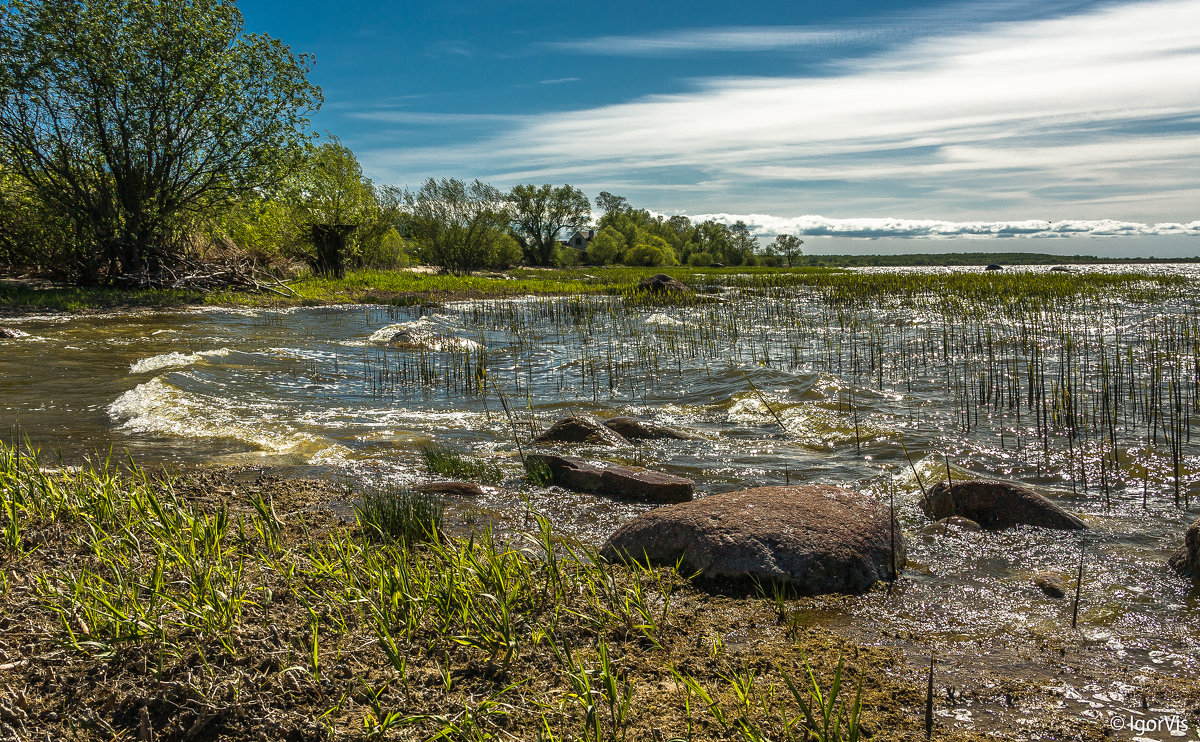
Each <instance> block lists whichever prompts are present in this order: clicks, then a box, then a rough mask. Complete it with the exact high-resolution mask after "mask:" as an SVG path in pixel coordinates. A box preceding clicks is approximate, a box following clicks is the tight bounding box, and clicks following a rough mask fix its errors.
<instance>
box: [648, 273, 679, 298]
mask: <svg viewBox="0 0 1200 742" xmlns="http://www.w3.org/2000/svg"><path fill="white" fill-rule="evenodd" d="M638 288H639V289H642V290H644V291H649V292H650V293H652V294H666V293H673V294H690V293H692V290H691V289H689V288H688V287H687V285H686V284H684V283H683V282H682V281H680V280H678V279H675V278H671V277H670V276H668V275H667V274H666V273H656V274H655V275H653V276H650V277H649V278H643V279H642V280H641V281H639V282H638Z"/></svg>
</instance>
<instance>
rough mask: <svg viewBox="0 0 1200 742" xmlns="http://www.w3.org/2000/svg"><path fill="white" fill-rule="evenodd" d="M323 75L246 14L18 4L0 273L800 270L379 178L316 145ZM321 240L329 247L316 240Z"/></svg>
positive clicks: (6, 67)
mask: <svg viewBox="0 0 1200 742" xmlns="http://www.w3.org/2000/svg"><path fill="white" fill-rule="evenodd" d="M311 65H312V59H311V58H310V57H308V56H307V55H304V54H296V53H294V52H293V51H292V50H291V49H290V48H289V47H287V46H286V45H285V44H283V43H282V42H280V41H278V40H276V39H273V38H271V37H268V36H265V35H260V34H251V33H247V32H245V30H244V28H243V24H242V17H241V14H240V13H239V11H238V10H237V7H236V5H235V3H234V2H233V0H104V2H101V1H100V0H9V2H7V3H6V4H5V5H3V6H0V271H5V272H9V273H16V272H21V273H35V274H39V275H43V276H48V277H52V278H56V279H60V280H66V281H71V282H75V283H80V284H104V283H116V282H118V281H120V280H121V279H122V278H123V277H128V276H130V275H136V274H141V275H151V274H154V273H155V272H158V271H162V270H164V269H170V268H172V267H173V266H174V265H177V264H179V263H181V262H185V261H189V260H195V259H197V258H209V259H212V258H214V257H215V258H220V257H222V256H226V257H232V256H237V257H238V258H240V259H246V260H249V261H252V262H253V263H255V264H258V265H263V266H280V265H286V264H287V263H288V262H289V261H301V262H308V263H310V264H311V265H313V266H314V267H317V266H320V265H322V263H321V261H320V260H319V259H318V258H319V257H320V256H319V255H318V254H317V253H318V250H319V247H320V245H319V244H318V243H319V242H320V239H319V237H318V236H317V235H319V234H327V233H330V231H332V232H333V233H336V234H337V235H338V236H339V237H338V239H339V240H341V242H340V243H339V244H338V245H337V246H336V247H337V249H338V251H339V261H338V265H339V266H340V265H341V262H342V259H343V258H344V260H345V262H346V264H348V265H349V266H351V267H377V268H392V267H399V266H403V265H405V264H408V263H411V262H420V263H425V264H431V265H436V266H440V267H442V268H444V269H446V270H448V271H451V272H455V273H468V272H471V271H475V270H479V269H483V268H496V269H502V268H508V267H511V266H514V265H518V264H526V265H531V266H548V265H571V264H575V263H580V262H583V263H587V264H591V265H609V264H617V263H620V264H625V265H649V266H667V265H678V264H688V265H694V266H706V265H745V264H755V263H765V264H783V263H785V262H786V264H791V263H792V261H793V260H794V259H795V258H796V257H797V256H798V255H799V245H800V243H801V241H800V240H799V239H798V238H796V237H793V236H787V235H784V236H781V237H778V238H776V240H775V242H773V243H771V245H769V246H766V249H765V250H764V249H761V248H760V246H759V245H758V243H757V240H756V239H755V238H754V236H753V235H752V234H751V232H750V229H749V228H748V227H747V226H746V225H745V224H744V223H742V222H738V223H735V224H733V225H728V226H727V225H725V224H721V223H718V222H715V221H704V222H700V223H693V222H692V221H690V220H689V219H688V218H687V217H683V216H673V217H669V218H667V217H662V216H656V215H653V214H651V213H650V212H649V211H647V210H644V209H638V208H634V207H632V206H631V205H630V204H629V202H628V201H627V200H626V199H624V198H622V197H620V196H614V195H613V194H611V193H607V192H603V193H601V194H600V195H599V196H598V197H597V198H596V199H595V202H594V204H595V207H596V209H597V210H598V211H599V212H601V215H600V216H599V218H598V219H597V220H596V222H595V224H594V229H595V237H594V239H591V240H590V242H589V244H588V245H587V248H586V250H583V251H579V250H575V249H573V248H569V247H566V246H564V245H563V244H562V243H561V242H560V240H561V239H562V238H563V237H566V236H569V235H570V234H571V233H573V232H574V231H576V230H583V229H588V228H591V227H592V215H593V212H592V205H593V203H592V202H591V201H589V199H588V198H587V196H586V195H585V194H584V193H583V192H582V191H580V190H579V189H577V188H574V187H572V186H570V185H562V186H552V185H533V184H524V185H518V186H515V187H513V188H512V189H511V190H508V191H501V190H499V189H497V188H496V187H494V186H492V185H489V184H487V183H483V182H480V181H478V180H476V181H473V182H465V181H462V180H458V179H453V178H444V179H432V178H431V179H429V180H427V181H425V182H424V183H423V184H422V185H421V186H420V187H419V188H416V189H412V190H401V189H398V188H395V187H391V186H385V185H378V184H375V183H373V182H372V181H371V180H370V179H368V178H366V177H365V176H364V174H363V170H362V167H361V165H360V163H359V161H358V159H357V158H356V157H355V155H354V153H353V152H352V151H351V150H350V149H349V148H348V147H346V146H345V145H343V144H342V143H341V142H340V141H339V140H338V139H337V138H336V137H333V136H328V135H327V136H325V137H318V136H317V135H315V134H314V133H313V132H312V130H311V127H310V124H309V118H308V117H309V116H311V115H312V113H314V112H315V111H316V110H318V109H319V107H320V105H321V101H322V99H321V91H320V89H319V88H318V87H316V86H315V85H313V84H312V83H311V82H309V80H308V72H309V70H310V68H311ZM322 228H326V229H325V232H322V231H321V230H322Z"/></svg>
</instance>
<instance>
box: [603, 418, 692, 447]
mask: <svg viewBox="0 0 1200 742" xmlns="http://www.w3.org/2000/svg"><path fill="white" fill-rule="evenodd" d="M604 427H606V428H608V429H609V430H613V431H616V432H617V433H619V434H620V435H622V436H624V437H625V438H628V439H629V440H631V441H633V440H660V439H664V438H668V439H671V440H677V441H690V440H694V439H695V436H691V435H688V434H687V433H682V432H680V431H678V430H675V429H674V428H668V427H667V426H666V425H659V424H658V423H652V422H647V421H645V420H638V419H636V418H632V417H612V418H609V419H608V420H605V421H604Z"/></svg>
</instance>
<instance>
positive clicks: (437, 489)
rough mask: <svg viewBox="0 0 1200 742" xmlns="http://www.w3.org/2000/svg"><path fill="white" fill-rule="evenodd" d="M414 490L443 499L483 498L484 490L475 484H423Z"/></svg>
mask: <svg viewBox="0 0 1200 742" xmlns="http://www.w3.org/2000/svg"><path fill="white" fill-rule="evenodd" d="M413 489H415V490H417V491H418V492H424V493H426V494H430V495H441V496H443V497H483V495H484V489H483V487H480V486H479V485H478V484H475V483H474V482H423V483H421V484H418V485H417V486H416V487H414V488H413Z"/></svg>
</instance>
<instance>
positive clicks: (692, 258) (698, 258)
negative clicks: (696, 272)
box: [687, 252, 713, 268]
mask: <svg viewBox="0 0 1200 742" xmlns="http://www.w3.org/2000/svg"><path fill="white" fill-rule="evenodd" d="M687 262H688V265H690V266H692V267H693V268H707V267H708V266H710V265H712V264H713V257H712V255H709V254H708V253H706V252H694V253H692V254H691V255H689V256H688V259H687Z"/></svg>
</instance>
